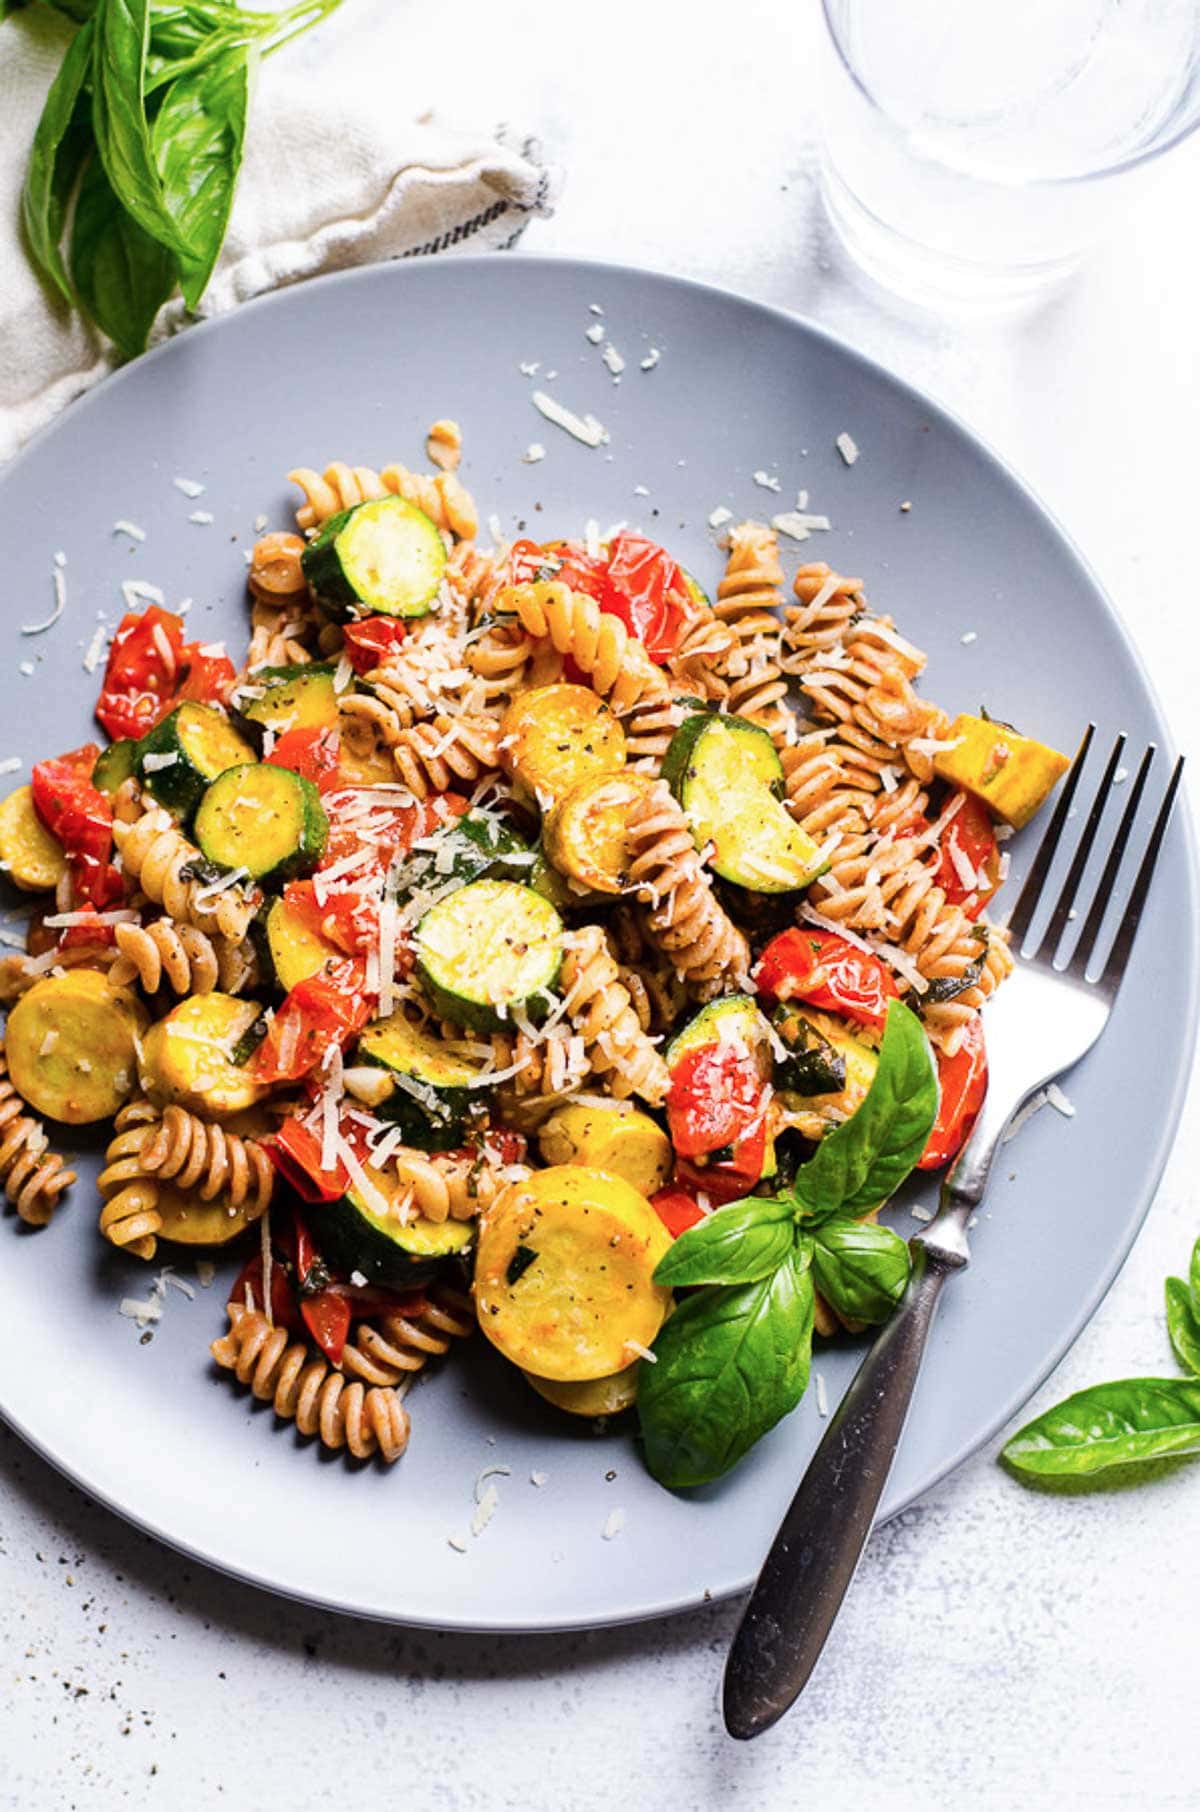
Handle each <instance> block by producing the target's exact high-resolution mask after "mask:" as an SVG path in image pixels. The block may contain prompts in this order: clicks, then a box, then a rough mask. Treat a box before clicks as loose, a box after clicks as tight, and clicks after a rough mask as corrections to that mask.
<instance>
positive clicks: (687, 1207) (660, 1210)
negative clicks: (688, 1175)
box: [650, 1185, 705, 1239]
mask: <svg viewBox="0 0 1200 1812" xmlns="http://www.w3.org/2000/svg"><path fill="white" fill-rule="evenodd" d="M650 1206H651V1207H652V1208H653V1210H654V1212H655V1214H657V1216H658V1218H659V1220H660V1221H661V1222H662V1224H663V1226H664V1227H665V1228H666V1230H667V1232H668V1233H669V1234H670V1235H671V1238H672V1239H678V1238H679V1235H680V1234H681V1233H686V1232H687V1230H688V1228H689V1227H697V1226H699V1224H700V1222H701V1221H702V1220H703V1219H704V1218H705V1217H704V1210H703V1208H701V1206H700V1204H699V1202H697V1200H696V1199H695V1197H694V1196H692V1195H689V1194H688V1192H687V1190H686V1189H679V1188H677V1187H676V1186H674V1185H672V1187H671V1188H669V1189H660V1190H659V1192H658V1194H657V1195H652V1196H651V1197H650Z"/></svg>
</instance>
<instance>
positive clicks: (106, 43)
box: [0, 0, 341, 358]
mask: <svg viewBox="0 0 1200 1812" xmlns="http://www.w3.org/2000/svg"><path fill="white" fill-rule="evenodd" d="M30 4H31V5H41V6H48V7H50V8H51V10H53V11H55V12H58V13H62V14H64V15H66V17H68V18H70V19H71V20H73V21H75V22H76V23H77V24H78V25H79V30H78V31H77V32H76V34H75V36H74V37H73V38H72V40H71V43H70V44H69V46H68V48H67V51H66V54H65V56H64V58H63V61H62V64H61V66H60V68H59V71H58V75H57V76H56V78H55V80H54V82H53V84H52V86H51V88H50V92H49V94H48V95H47V97H46V103H45V106H44V108H43V110H42V117H41V119H40V121H39V122H38V126H37V129H36V131H35V133H34V137H33V144H32V147H31V149H30V157H29V168H28V171H27V174H26V179H25V188H24V192H23V195H22V222H23V225H24V229H25V245H26V250H27V252H28V255H29V258H30V260H31V262H32V263H33V265H34V267H35V269H36V270H37V271H38V272H39V273H40V275H41V276H42V277H43V278H44V279H45V281H46V283H47V284H48V285H49V286H50V287H51V288H52V289H53V290H54V292H55V294H56V295H58V296H60V297H61V298H62V299H63V301H65V302H66V303H68V304H70V305H73V306H75V307H77V308H78V309H79V310H80V311H81V312H82V313H83V314H84V315H85V316H87V317H88V318H89V319H90V320H91V321H92V322H94V324H95V325H96V326H97V327H99V328H100V329H101V331H102V332H103V333H105V334H107V335H108V337H109V339H111V340H112V341H113V343H114V344H115V346H116V348H117V350H118V352H119V353H120V354H121V355H122V357H124V358H133V357H134V356H135V355H136V354H137V353H139V352H141V351H142V349H143V348H144V346H145V344H146V340H147V338H148V336H149V332H150V328H151V326H152V324H153V321H154V317H155V315H156V314H157V313H158V310H159V309H160V308H161V306H162V304H163V303H164V302H165V301H166V300H167V298H168V297H169V296H170V295H172V294H173V293H174V291H175V289H176V288H179V289H181V290H182V292H183V299H184V302H185V303H186V304H187V306H188V308H190V309H194V308H196V307H197V305H198V304H199V301H200V298H201V296H202V295H203V293H204V290H205V288H206V287H207V284H208V281H209V278H210V277H211V276H212V273H213V268H214V266H215V265H216V261H217V258H218V256H219V254H220V250H221V246H222V244H223V243H224V239H225V233H226V229H227V228H228V225H229V215H230V211H231V209H232V207H233V200H234V194H235V192H236V189H237V180H238V174H239V172H240V170H241V165H242V153H243V148H244V144H245V136H246V120H247V116H248V113H249V108H250V97H251V91H252V87H253V81H254V75H255V72H256V70H257V67H258V63H259V60H260V59H261V58H262V57H264V56H269V55H270V54H271V52H272V51H274V50H278V49H280V48H281V47H282V46H283V45H284V44H286V43H289V42H290V41H291V39H292V38H294V37H296V36H298V35H299V33H300V32H302V31H307V30H308V29H309V27H310V26H313V25H316V24H318V23H319V22H320V20H322V19H323V18H325V17H326V16H327V15H328V14H329V13H331V12H333V11H334V9H335V8H336V7H338V6H340V5H341V0H298V3H297V4H293V5H291V6H289V7H286V8H285V9H284V10H283V11H281V12H252V11H250V10H248V9H247V8H244V7H241V6H239V5H238V4H237V0H186V4H185V5H180V4H178V3H177V0H30ZM16 10H18V9H17V8H16V7H15V6H14V5H13V4H12V0H0V22H2V21H3V20H4V19H6V18H7V17H8V16H9V14H10V13H11V12H14V11H16ZM20 10H24V9H20ZM14 29H15V28H14ZM72 197H74V200H75V209H74V223H73V226H72V229H71V241H70V247H69V252H68V253H67V255H66V256H64V249H63V238H64V234H65V232H66V223H67V217H68V214H69V213H70V204H71V200H72Z"/></svg>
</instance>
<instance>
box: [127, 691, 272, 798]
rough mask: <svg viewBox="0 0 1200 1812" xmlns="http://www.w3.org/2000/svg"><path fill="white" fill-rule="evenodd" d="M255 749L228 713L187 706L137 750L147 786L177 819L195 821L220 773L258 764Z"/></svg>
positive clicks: (138, 766) (149, 734)
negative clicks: (206, 795)
mask: <svg viewBox="0 0 1200 1812" xmlns="http://www.w3.org/2000/svg"><path fill="white" fill-rule="evenodd" d="M253 760H254V750H253V749H252V748H251V747H250V744H249V743H248V742H247V741H246V739H245V737H244V736H239V735H238V733H237V731H236V730H235V729H234V727H233V725H232V724H231V723H230V721H229V719H228V718H227V717H226V715H225V713H224V712H223V711H217V710H216V709H214V707H213V706H212V705H197V704H191V703H188V704H182V705H176V707H175V709H174V710H173V711H171V712H169V713H168V715H167V716H166V717H164V718H163V720H162V722H161V723H160V724H156V725H155V726H154V728H153V730H147V732H146V734H145V735H144V736H143V737H142V739H141V741H140V742H139V743H138V745H137V755H136V760H135V768H136V771H137V775H138V778H139V780H140V781H141V783H142V786H143V787H144V788H145V790H146V792H148V793H149V794H150V795H151V797H152V798H154V799H157V801H158V803H159V804H160V805H164V806H166V808H167V810H168V811H169V812H171V813H173V814H174V816H175V817H176V818H190V817H191V815H192V813H193V812H194V811H195V809H196V807H197V806H198V805H199V803H200V799H201V797H202V795H203V793H204V789H205V787H207V786H208V785H209V784H210V783H211V782H212V781H214V780H215V779H216V778H217V776H218V774H223V773H224V772H225V771H226V769H227V768H232V767H236V766H237V765H238V764H239V763H240V762H243V761H253Z"/></svg>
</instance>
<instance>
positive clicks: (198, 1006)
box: [141, 993, 267, 1119]
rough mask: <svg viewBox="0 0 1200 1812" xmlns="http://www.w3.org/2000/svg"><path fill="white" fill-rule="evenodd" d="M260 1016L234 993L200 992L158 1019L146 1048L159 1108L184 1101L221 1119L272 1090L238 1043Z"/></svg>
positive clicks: (146, 1075) (144, 1071)
mask: <svg viewBox="0 0 1200 1812" xmlns="http://www.w3.org/2000/svg"><path fill="white" fill-rule="evenodd" d="M258 1014H259V1007H258V1004H257V1002H255V1001H253V1000H237V999H235V998H234V996H233V995H232V994H218V993H213V994H194V995H192V996H191V998H190V999H188V1000H181V1001H180V1003H179V1005H178V1006H177V1007H172V1009H171V1011H170V1012H169V1013H168V1014H167V1015H166V1016H165V1018H163V1019H159V1020H156V1021H155V1023H154V1024H153V1025H152V1026H151V1028H150V1030H149V1031H148V1032H147V1034H146V1039H145V1043H144V1045H143V1047H142V1061H141V1076H142V1087H143V1088H144V1089H145V1091H146V1093H147V1095H148V1096H149V1097H150V1099H151V1101H153V1102H154V1103H155V1105H156V1106H158V1107H165V1106H168V1105H169V1104H170V1103H171V1102H173V1101H174V1102H178V1104H179V1105H180V1106H181V1107H186V1108H190V1109H191V1111H192V1112H193V1113H196V1114H205V1115H207V1116H208V1118H209V1119H216V1118H219V1117H220V1116H222V1115H226V1114H236V1113H238V1112H239V1111H240V1110H241V1109H242V1108H244V1107H251V1106H253V1104H254V1102H256V1101H258V1100H260V1099H261V1097H262V1096H263V1095H264V1094H265V1093H266V1092H267V1091H266V1090H265V1089H264V1088H263V1087H262V1085H261V1084H260V1083H258V1082H256V1081H255V1080H254V1077H253V1074H252V1072H251V1069H250V1067H249V1065H245V1064H236V1063H234V1062H233V1061H232V1053H233V1050H234V1047H235V1046H236V1045H237V1042H238V1040H239V1039H240V1038H242V1037H244V1036H245V1034H246V1032H248V1031H249V1029H250V1027H251V1026H252V1025H253V1023H254V1021H255V1020H256V1019H257V1017H258Z"/></svg>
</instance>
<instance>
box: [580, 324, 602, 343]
mask: <svg viewBox="0 0 1200 1812" xmlns="http://www.w3.org/2000/svg"><path fill="white" fill-rule="evenodd" d="M583 337H584V339H585V340H590V341H591V343H592V345H593V346H599V344H600V342H601V340H602V339H603V338H604V324H603V322H602V321H593V322H592V324H591V326H590V327H588V328H585V329H584V335H583Z"/></svg>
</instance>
